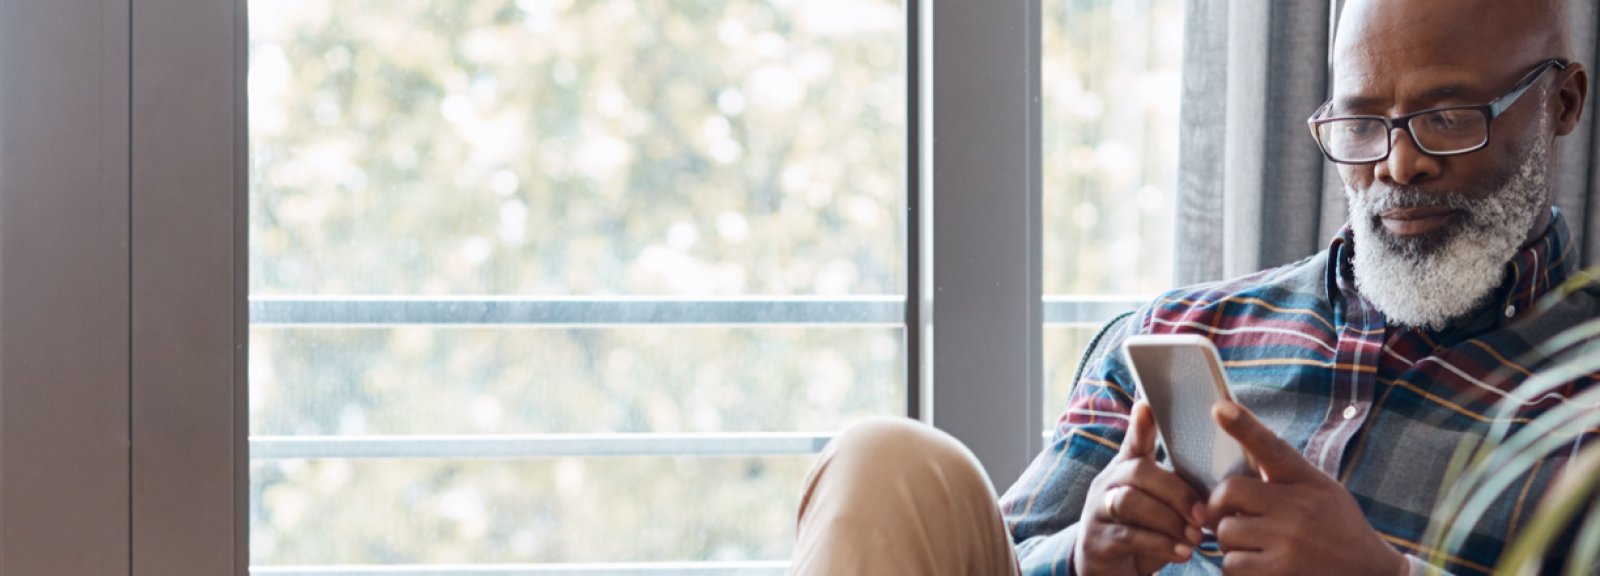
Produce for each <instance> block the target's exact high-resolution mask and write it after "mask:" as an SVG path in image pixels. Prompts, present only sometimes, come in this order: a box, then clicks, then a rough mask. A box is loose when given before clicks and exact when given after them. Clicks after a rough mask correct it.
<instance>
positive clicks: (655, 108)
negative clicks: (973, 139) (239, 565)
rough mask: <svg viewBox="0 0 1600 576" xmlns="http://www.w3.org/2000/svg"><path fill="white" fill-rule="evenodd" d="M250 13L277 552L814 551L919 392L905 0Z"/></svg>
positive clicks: (264, 560) (450, 5)
mask: <svg viewBox="0 0 1600 576" xmlns="http://www.w3.org/2000/svg"><path fill="white" fill-rule="evenodd" d="M249 6H250V48H249V66H250V69H249V91H250V109H249V128H250V143H251V147H250V152H251V177H250V186H251V196H250V198H251V202H250V210H251V213H250V248H251V256H250V293H251V305H250V306H251V308H250V309H251V322H252V324H251V325H252V328H251V331H250V360H249V362H250V417H251V432H250V433H251V438H252V440H251V449H252V460H251V465H250V474H251V479H250V497H251V507H250V510H251V524H250V550H251V551H250V554H251V564H252V566H254V567H255V568H254V571H256V572H258V573H275V572H274V571H283V570H291V569H292V568H291V567H305V566H329V567H330V568H327V569H330V570H331V569H335V568H331V567H343V568H344V569H358V567H360V566H367V567H368V568H369V569H370V568H371V567H372V566H373V565H411V564H429V565H438V564H446V565H455V566H460V565H472V564H559V565H571V564H595V563H626V564H628V565H630V566H634V567H635V568H636V569H638V570H646V569H650V568H660V567H662V566H667V565H673V566H676V565H678V563H702V564H691V565H690V566H691V567H692V566H703V567H707V569H709V568H714V567H719V566H720V567H722V568H727V567H745V568H751V569H755V570H767V571H781V569H782V567H783V565H784V561H785V560H787V559H788V557H789V554H790V547H791V545H792V540H793V529H794V521H793V519H794V516H795V511H796V507H797V502H796V499H797V498H798V490H797V487H798V486H799V484H800V481H801V479H802V478H803V477H804V474H805V471H806V469H807V468H808V467H809V465H810V463H811V461H812V460H813V458H814V456H813V455H814V453H815V452H817V451H818V450H820V448H821V447H822V446H823V445H824V444H825V443H826V441H827V439H828V437H829V435H830V434H831V433H833V432H835V431H837V430H838V429H839V428H840V427H842V426H843V425H844V424H845V423H847V422H848V421H850V420H853V419H856V418H860V417H862V416H867V415H874V414H904V413H905V406H906V384H905V383H906V366H905V362H906V360H905V353H904V347H905V342H904V336H903V333H904V324H903V323H904V320H903V313H902V311H903V307H904V301H905V297H904V294H905V285H906V274H907V269H906V266H905V259H906V256H905V243H906V240H905V229H906V228H905V222H904V217H903V214H904V213H905V198H906V193H905V191H904V180H905V179H904V176H903V171H904V166H905V146H904V143H905V117H906V113H907V107H906V98H905V89H904V87H905V78H904V74H903V72H902V70H903V68H904V63H903V62H904V58H905V56H904V46H905V34H904V22H905V17H904V15H903V13H902V11H901V7H900V6H899V5H898V4H896V3H894V2H890V1H884V0H870V1H866V2H862V1H853V2H849V3H838V2H814V1H810V0H807V1H804V2H801V1H797V0H770V1H768V0H701V1H690V2H680V1H677V0H670V1H669V0H603V1H600V0H596V1H586V0H515V1H513V0H467V1H457V0H451V1H443V0H408V1H396V0H252V1H251V2H250V3H249Z"/></svg>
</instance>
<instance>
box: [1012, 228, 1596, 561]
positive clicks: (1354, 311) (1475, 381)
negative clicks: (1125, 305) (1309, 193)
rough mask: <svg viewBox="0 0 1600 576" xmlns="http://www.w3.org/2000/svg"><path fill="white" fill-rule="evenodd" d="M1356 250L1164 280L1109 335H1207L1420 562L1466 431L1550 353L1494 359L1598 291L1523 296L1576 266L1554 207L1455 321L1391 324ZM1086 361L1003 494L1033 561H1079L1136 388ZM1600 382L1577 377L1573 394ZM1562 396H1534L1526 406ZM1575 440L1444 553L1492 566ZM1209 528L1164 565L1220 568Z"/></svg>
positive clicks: (1480, 427) (1555, 324) (1244, 389)
mask: <svg viewBox="0 0 1600 576" xmlns="http://www.w3.org/2000/svg"><path fill="white" fill-rule="evenodd" d="M1354 249H1355V242H1354V240H1353V237H1352V234H1351V232H1350V228H1349V226H1346V227H1345V229H1344V230H1343V231H1342V232H1341V233H1340V234H1339V236H1338V237H1337V238H1335V239H1334V240H1333V242H1332V245H1331V246H1330V247H1329V248H1328V250H1327V251H1326V252H1322V253H1319V254H1317V255H1316V256H1313V257H1311V258H1307V259H1305V260H1302V261H1300V262H1298V263H1295V264H1291V265H1288V266H1284V267H1281V268H1277V269H1273V270H1267V271H1264V272H1259V273H1256V274H1252V275H1250V276H1246V277H1243V278H1239V279H1236V280H1230V281H1225V282H1220V283H1213V284H1204V285H1200V286H1194V287H1189V288H1184V289H1180V290H1177V291H1174V292H1171V293H1168V294H1166V295H1164V296H1162V297H1160V298H1158V299H1157V300H1156V301H1155V302H1153V303H1151V304H1150V305H1148V306H1146V307H1145V308H1144V309H1142V310H1140V311H1139V312H1137V313H1136V314H1135V316H1134V317H1132V318H1130V319H1129V320H1130V321H1129V322H1127V323H1126V324H1125V328H1124V329H1123V331H1122V332H1123V333H1122V334H1113V335H1108V336H1107V342H1106V344H1105V345H1103V346H1100V347H1099V349H1100V350H1111V351H1116V350H1118V349H1120V346H1121V340H1122V338H1124V337H1126V335H1127V334H1133V333H1137V334H1199V335H1203V336H1206V337H1209V338H1210V339H1211V341H1212V342H1213V343H1215V344H1216V347H1217V350H1218V351H1219V352H1220V354H1221V357H1222V360H1223V365H1224V367H1225V368H1226V370H1227V372H1228V378H1229V380H1230V382H1231V384H1232V392H1233V394H1234V396H1235V398H1236V399H1237V400H1238V401H1239V402H1241V403H1242V404H1244V405H1245V406H1248V407H1249V408H1250V409H1251V410H1252V411H1254V412H1255V413H1256V414H1257V416H1258V417H1260V419H1261V420H1262V422H1264V423H1265V424H1266V425H1267V426H1268V427H1270V428H1271V429H1272V430H1273V431H1275V432H1277V433H1278V435H1279V436H1281V437H1283V438H1284V439H1285V440H1287V441H1289V442H1290V443H1291V444H1293V445H1294V446H1295V447H1296V448H1299V449H1300V452H1301V454H1303V455H1304V456H1305V457H1306V459H1307V460H1309V461H1310V462H1312V463H1313V464H1315V465H1316V466H1318V467H1320V468H1321V469H1322V470H1323V471H1324V472H1327V473H1328V474H1329V475H1331V476H1333V477H1335V478H1338V479H1339V480H1340V482H1341V483H1343V484H1344V486H1345V487H1346V488H1347V489H1348V490H1349V491H1350V494H1351V495H1352V496H1354V497H1355V500H1356V502H1358V503H1359V504H1360V506H1361V508H1362V510H1363V511H1364V512H1365V514H1366V517H1367V520H1368V521H1369V522H1370V523H1371V524H1372V527H1373V529H1374V530H1376V531H1377V532H1378V534H1379V535H1380V536H1381V537H1382V538H1383V539H1384V540H1386V541H1388V542H1389V543H1390V544H1392V545H1394V547H1395V548H1396V549H1398V550H1400V551H1401V552H1402V553H1405V554H1407V555H1408V556H1410V557H1412V558H1413V565H1414V566H1416V565H1418V564H1419V562H1420V561H1418V560H1416V557H1417V556H1423V557H1426V556H1427V555H1428V553H1429V552H1431V551H1430V550H1427V549H1425V548H1424V546H1423V544H1422V543H1421V542H1420V541H1421V539H1422V538H1423V533H1424V531H1425V530H1426V529H1427V527H1428V520H1429V514H1430V512H1431V510H1432V509H1433V505H1434V500H1435V498H1436V497H1437V496H1438V495H1439V493H1440V489H1441V484H1442V482H1443V480H1442V479H1443V476H1444V474H1445V471H1446V468H1447V467H1448V462H1449V459H1450V457H1451V454H1452V453H1453V452H1454V450H1455V448H1456V446H1457V444H1459V443H1460V442H1461V441H1462V440H1463V438H1465V437H1467V436H1469V435H1470V436H1477V437H1481V436H1482V435H1483V433H1484V423H1486V422H1488V421H1489V420H1490V419H1491V416H1488V415H1487V414H1491V411H1492V407H1493V405H1494V403H1495V402H1496V401H1498V400H1500V399H1501V398H1502V397H1504V396H1505V395H1506V394H1507V392H1508V391H1509V390H1510V389H1512V388H1514V387H1515V386H1516V384H1518V383H1520V381H1521V378H1522V377H1524V376H1525V375H1526V374H1528V373H1529V372H1530V371H1531V370H1537V369H1538V367H1537V366H1516V365H1512V367H1513V368H1514V369H1515V370H1516V371H1517V372H1516V373H1515V376H1516V379H1514V380H1513V381H1510V382H1503V381H1502V380H1499V379H1496V378H1493V377H1491V373H1492V372H1495V371H1496V369H1497V368H1501V367H1503V366H1506V365H1508V364H1511V360H1508V359H1517V358H1519V357H1520V356H1521V355H1522V354H1523V353H1524V352H1526V351H1528V350H1529V349H1530V348H1531V347H1532V346H1533V345H1535V344H1537V343H1538V342H1539V341H1542V340H1544V339H1546V338H1548V337H1550V336H1552V335H1554V334H1556V333H1558V332H1559V331H1560V330H1562V329H1565V328H1568V327H1571V326H1575V325H1577V324H1578V323H1580V322H1582V321H1584V320H1586V319H1589V318H1594V317H1597V316H1600V304H1597V302H1600V300H1597V299H1596V297H1595V291H1593V290H1590V291H1586V292H1581V293H1579V294H1577V295H1575V296H1574V297H1573V298H1569V299H1568V301H1567V302H1564V303H1563V305H1562V307H1558V308H1555V309H1552V310H1550V311H1549V312H1547V313H1545V314H1540V315H1535V314H1528V313H1526V311H1528V310H1531V309H1532V308H1533V304H1534V301H1535V300H1536V299H1538V298H1539V297H1540V296H1541V295H1543V294H1544V293H1545V292H1547V291H1548V290H1549V289H1550V288H1551V287H1553V286H1556V285H1559V284H1560V283H1561V282H1562V281H1563V280H1565V279H1566V278H1567V275H1568V267H1569V266H1571V265H1572V264H1571V263H1570V261H1569V258H1568V257H1569V255H1570V253H1571V252H1570V251H1571V245H1570V242H1569V241H1568V233H1567V228H1566V224H1565V222H1564V221H1563V219H1562V217H1561V214H1560V213H1559V212H1558V211H1557V212H1552V215H1551V224H1550V227H1549V231H1548V232H1547V233H1546V234H1545V236H1544V238H1543V239H1541V240H1539V241H1538V242H1535V243H1534V245H1533V246H1532V247H1530V248H1528V249H1526V250H1524V251H1522V252H1521V253H1520V254H1518V255H1517V256H1516V258H1515V259H1513V260H1512V261H1511V262H1510V263H1509V264H1508V265H1507V267H1508V273H1507V278H1506V280H1505V282H1504V284H1502V286H1501V287H1500V288H1499V290H1497V291H1496V292H1495V293H1494V294H1493V298H1492V300H1491V301H1490V302H1488V303H1487V304H1486V305H1484V306H1483V307H1482V308H1481V309H1480V310H1479V311H1478V312H1476V313H1474V314H1473V315H1472V316H1470V317H1469V318H1467V319H1465V320H1463V321H1460V322H1458V323H1457V324H1456V325H1454V326H1452V327H1450V328H1448V329H1446V330H1443V331H1431V330H1421V329H1412V328H1399V327H1395V326H1390V325H1387V322H1386V321H1385V319H1384V315H1383V313H1381V312H1379V311H1378V310H1377V309H1376V308H1374V307H1373V306H1372V305H1371V304H1370V303H1368V302H1367V301H1366V300H1364V299H1363V298H1362V297H1361V296H1360V294H1358V293H1357V292H1356V287H1355V281H1354V277H1353V276H1352V268H1351V264H1350V261H1351V256H1352V250H1354ZM1086 362H1087V364H1086V366H1085V369H1084V370H1083V372H1082V377H1081V379H1080V380H1079V381H1078V382H1077V384H1076V386H1075V387H1074V389H1073V391H1072V395H1071V397H1070V400H1069V401H1068V405H1067V410H1066V412H1065V413H1064V414H1062V415H1061V418H1060V420H1059V422H1058V424H1057V426H1056V430H1055V434H1054V437H1053V439H1052V440H1051V443H1050V445H1049V446H1047V447H1046V448H1045V450H1044V451H1043V452H1042V453H1041V454H1039V456H1038V457H1037V458H1035V459H1034V461H1033V463H1032V464H1031V465H1029V466H1028V469H1027V470H1026V471H1025V472H1023V475H1022V477H1021V479H1019V480H1018V481H1017V483H1016V484H1015V485H1013V486H1012V487H1011V489H1010V490H1009V491H1007V493H1006V495H1005V496H1004V497H1003V498H1002V499H1001V510H1002V513H1003V515H1004V517H1005V520H1006V524H1007V527H1008V528H1009V529H1010V530H1011V534H1012V538H1013V541H1014V542H1015V544H1016V548H1017V553H1018V557H1019V560H1020V562H1021V564H1022V569H1023V573H1024V574H1028V575H1035V574H1067V573H1068V557H1069V556H1070V554H1071V551H1072V549H1073V542H1074V540H1075V539H1076V537H1077V530H1076V529H1072V526H1073V525H1074V524H1075V523H1077V521H1078V517H1079V515H1080V513H1081V512H1082V510H1083V506H1084V498H1085V495H1086V493H1087V491H1088V489H1089V484H1090V482H1091V481H1093V479H1094V477H1095V476H1096V475H1097V474H1099V473H1100V471H1101V470H1102V469H1103V468H1104V467H1105V465H1106V464H1107V463H1108V462H1109V461H1110V460H1111V458H1112V456H1114V455H1115V454H1116V453H1117V449H1118V447H1119V446H1120V444H1121V442H1122V438H1123V433H1124V431H1125V430H1126V428H1127V425H1128V416H1127V415H1128V413H1129V410H1130V408H1131V406H1132V404H1133V401H1134V399H1135V398H1137V397H1139V395H1140V393H1139V391H1138V390H1136V389H1135V385H1134V384H1133V379H1132V377H1131V376H1130V375H1129V372H1128V366H1127V365H1126V364H1125V363H1124V360H1123V358H1122V355H1121V354H1120V352H1116V353H1104V352H1101V353H1099V354H1098V356H1097V357H1094V358H1090V359H1088V360H1086ZM1504 372H1505V371H1502V373H1504ZM1591 382H1592V380H1589V379H1585V380H1582V381H1579V382H1575V383H1573V384H1571V385H1569V386H1568V388H1567V390H1566V391H1565V392H1564V393H1565V394H1566V395H1568V396H1570V395H1572V394H1575V393H1576V391H1577V390H1582V389H1584V388H1585V387H1587V386H1589V385H1590V384H1591ZM1496 383H1499V384H1498V385H1497V384H1496ZM1563 401H1565V397H1562V398H1554V397H1545V398H1542V399H1539V400H1538V401H1535V402H1529V403H1527V404H1525V406H1524V407H1523V408H1522V409H1521V411H1520V412H1519V413H1518V414H1517V417H1519V418H1523V417H1531V416H1535V415H1537V413H1539V412H1542V411H1543V410H1545V409H1548V408H1549V407H1551V406H1553V405H1555V404H1556V403H1559V402H1563ZM1580 441H1582V439H1580ZM1575 449H1576V447H1574V451H1575ZM1571 453H1572V452H1562V453H1560V454H1557V455H1553V456H1552V457H1550V458H1547V459H1546V460H1545V461H1544V462H1543V463H1542V464H1541V465H1540V466H1539V467H1538V468H1536V469H1535V471H1534V472H1533V473H1532V474H1530V475H1528V477H1526V478H1525V479H1524V480H1523V481H1521V482H1519V483H1518V484H1517V485H1516V486H1517V487H1518V490H1517V492H1516V493H1514V494H1511V495H1509V496H1508V497H1507V498H1505V499H1503V501H1502V502H1501V503H1500V504H1498V505H1497V508H1495V509H1492V510H1490V512H1489V513H1488V514H1486V515H1485V516H1484V520H1483V521H1482V522H1481V523H1480V524H1479V525H1478V526H1477V527H1476V528H1475V529H1474V532H1473V535H1472V536H1471V537H1470V538H1469V539H1468V541H1467V545H1466V546H1465V547H1464V549H1462V550H1453V551H1449V554H1448V555H1447V556H1446V557H1447V558H1448V559H1449V562H1450V565H1449V566H1448V569H1449V570H1451V571H1452V572H1455V573H1457V574H1474V573H1487V572H1489V570H1490V568H1491V567H1492V566H1494V564H1495V561H1496V559H1497V558H1498V557H1499V556H1500V553H1501V549H1502V548H1503V547H1504V546H1505V545H1506V544H1507V540H1508V538H1509V536H1510V534H1511V532H1512V531H1513V530H1515V529H1516V527H1517V525H1518V522H1519V521H1523V520H1526V519H1527V518H1528V517H1529V516H1531V514H1532V510H1533V508H1534V505H1535V504H1536V503H1537V501H1538V499H1539V497H1540V496H1541V495H1542V494H1543V491H1544V488H1545V486H1546V485H1547V484H1548V483H1549V482H1550V481H1551V479H1552V477H1553V476H1554V473H1555V471H1556V470H1558V469H1559V468H1560V467H1561V466H1562V465H1563V464H1564V463H1565V461H1566V459H1567V457H1568V456H1569V455H1570V454H1571ZM1207 539H1208V541H1207V542H1206V543H1205V544H1203V545H1201V546H1200V547H1199V548H1198V549H1197V550H1196V555H1195V557H1194V558H1193V559H1191V560H1190V561H1189V562H1187V563H1184V564H1175V565H1172V566H1169V567H1168V568H1167V569H1166V570H1165V571H1163V573H1164V574H1215V573H1220V571H1221V570H1220V565H1221V562H1222V554H1221V552H1219V550H1218V548H1217V546H1216V543H1215V541H1214V540H1213V539H1212V538H1211V537H1210V536H1209V535H1208V536H1207ZM1414 572H1415V571H1414Z"/></svg>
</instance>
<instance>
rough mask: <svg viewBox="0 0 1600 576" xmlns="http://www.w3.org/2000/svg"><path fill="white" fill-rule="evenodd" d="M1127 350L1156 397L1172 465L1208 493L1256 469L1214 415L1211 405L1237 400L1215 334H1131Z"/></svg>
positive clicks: (1149, 396)
mask: <svg viewBox="0 0 1600 576" xmlns="http://www.w3.org/2000/svg"><path fill="white" fill-rule="evenodd" d="M1122 355H1123V357H1125V358H1127V360H1128V365H1129V366H1132V367H1133V380H1134V383H1135V384H1136V385H1138V387H1139V390H1140V391H1141V393H1142V394H1143V395H1144V398H1145V399H1146V401H1148V402H1149V403H1150V408H1151V409H1152V410H1151V411H1152V412H1154V413H1155V416H1156V429H1157V431H1158V432H1159V433H1160V435H1161V441H1162V443H1163V444H1164V445H1165V446H1166V451H1167V459H1168V460H1169V461H1170V462H1171V463H1172V469H1173V471H1174V472H1176V473H1177V474H1178V476H1179V477H1181V478H1183V479H1184V481H1186V482H1188V483H1189V485H1190V486H1193V487H1194V489H1195V491H1197V492H1199V493H1200V494H1201V495H1202V496H1205V495H1209V494H1210V493H1211V490H1212V489H1213V488H1216V486H1217V484H1218V483H1220V482H1222V480H1223V479H1224V478H1227V477H1229V476H1233V475H1236V474H1254V471H1255V463H1254V462H1253V461H1251V459H1250V457H1249V455H1248V454H1246V453H1245V451H1244V449H1243V448H1242V447H1240V446H1239V442H1238V441H1236V440H1234V439H1233V437H1232V436H1229V435H1228V433H1227V432H1223V431H1222V429H1221V428H1220V427H1218V426H1217V422H1216V420H1213V419H1212V418H1211V406H1212V405H1213V404H1216V403H1217V402H1218V401H1220V400H1229V401H1232V400H1233V394H1231V393H1230V392H1228V375H1227V374H1226V373H1224V372H1223V371H1222V359H1221V358H1220V357H1218V356H1217V348H1216V346H1213V345H1212V344H1211V340H1209V339H1207V338H1205V337H1204V336H1195V335H1158V336H1130V337H1128V339H1127V340H1125V341H1123V344H1122Z"/></svg>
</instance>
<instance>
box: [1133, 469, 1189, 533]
mask: <svg viewBox="0 0 1600 576" xmlns="http://www.w3.org/2000/svg"><path fill="white" fill-rule="evenodd" d="M1131 467H1132V469H1133V476H1132V478H1130V479H1129V480H1128V482H1127V483H1128V484H1129V485H1130V486H1134V487H1136V488H1138V489H1140V490H1143V491H1144V492H1145V493H1147V494H1149V495H1150V496H1152V497H1154V498H1155V499H1156V500H1159V501H1161V503H1163V504H1166V505H1167V506H1168V507H1169V508H1172V510H1173V512H1176V513H1177V514H1178V515H1179V516H1180V517H1182V518H1183V519H1185V520H1187V521H1188V522H1189V523H1190V524H1193V525H1195V526H1200V525H1201V522H1202V521H1203V520H1205V519H1204V518H1203V517H1196V516H1195V515H1194V505H1195V503H1196V502H1203V501H1204V500H1203V499H1201V498H1200V494H1199V493H1196V492H1195V491H1194V488H1193V487H1192V486H1189V483H1188V482H1184V481H1183V478H1180V477H1178V475H1177V474H1174V473H1173V472H1172V471H1171V470H1167V469H1165V468H1162V467H1161V466H1160V465H1157V464H1156V463H1155V461H1154V460H1151V459H1149V458H1143V459H1140V460H1138V461H1136V462H1134V463H1132V464H1131Z"/></svg>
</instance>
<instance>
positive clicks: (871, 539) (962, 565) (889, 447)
mask: <svg viewBox="0 0 1600 576" xmlns="http://www.w3.org/2000/svg"><path fill="white" fill-rule="evenodd" d="M1020 573H1021V571H1020V570H1019V569H1018V567H1017V560H1016V555H1015V554H1014V553H1013V552H1012V549H1011V537H1010V535H1009V534H1008V533H1007V532H1006V527H1005V523H1004V522H1003V521H1002V520H1001V519H1000V509H999V507H998V506H997V505H996V504H995V491H994V487H993V486H990V485H989V477H988V475H987V474H985V473H984V471H983V466H982V465H981V464H979V463H978V460H977V458H975V457H973V455H972V452H970V451H968V450H967V449H966V447H965V446H962V445H961V443H960V442H958V441H956V439H955V438H952V437H950V435H949V434H945V433H944V432H941V431H939V430H936V429H934V428H932V427H930V426H926V425H923V424H921V423H918V422H916V421H913V420H908V419H904V418H874V419H871V420H867V421H864V422H861V423H858V424H855V425H853V426H851V427H850V428H848V429H846V430H845V431H844V433H843V434H841V435H840V436H839V437H838V438H836V439H834V441H833V442H830V443H829V444H828V448H827V449H826V450H824V451H823V453H822V457H821V458H820V459H819V460H818V461H817V463H816V465H815V466H813V467H812V468H811V473H810V474H809V475H808V476H807V478H806V482H805V488H804V491H803V492H802V493H801V497H800V525H799V533H798V538H797V541H796V544H795V560H794V564H793V565H792V566H791V567H790V568H789V574H790V575H793V576H812V575H819V576H820V575H830V576H854V575H864V576H893V575H896V574H905V575H908V576H909V575H916V576H943V575H950V576H955V575H972V576H991V575H992V576H1014V575H1018V574H1020Z"/></svg>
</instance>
